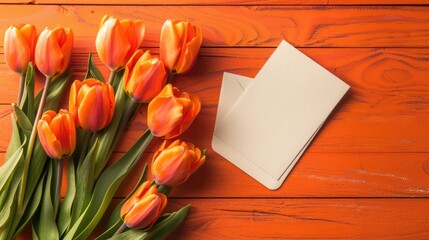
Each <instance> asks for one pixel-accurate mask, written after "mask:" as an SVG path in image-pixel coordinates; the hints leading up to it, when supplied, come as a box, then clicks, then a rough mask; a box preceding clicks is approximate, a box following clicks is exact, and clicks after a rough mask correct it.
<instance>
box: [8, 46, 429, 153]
mask: <svg viewBox="0 0 429 240" xmlns="http://www.w3.org/2000/svg"><path fill="white" fill-rule="evenodd" d="M152 50H153V52H156V50H157V49H152ZM301 50H302V51H303V52H304V53H305V54H307V55H308V56H310V57H311V58H312V59H314V60H315V61H316V62H318V63H320V64H321V65H322V66H324V67H326V68H327V69H328V70H329V71H331V72H333V73H334V74H335V75H337V76H338V77H340V78H341V79H343V80H344V81H345V82H347V83H348V84H350V85H351V90H350V91H349V93H348V94H347V96H346V97H345V99H344V100H343V101H342V102H341V103H340V105H339V106H338V107H337V110H336V111H334V113H333V114H332V115H331V117H330V120H329V121H328V122H327V123H326V124H325V125H324V127H323V128H322V130H321V132H320V133H318V136H317V137H316V138H315V140H314V141H313V143H312V144H311V146H310V148H309V149H308V150H307V152H429V125H428V124H424V123H425V122H429V115H428V113H429V112H428V111H429V95H428V93H429V82H428V81H427V76H429V64H428V62H429V57H428V56H429V51H428V50H427V49H391V48H385V49H371V48H370V49H367V48H364V49H361V48H353V49H349V48H346V49H331V48H327V49H319V48H316V49H315V48H305V49H301ZM272 51H273V49H271V48H269V49H265V48H263V49H251V50H250V49H247V48H244V49H241V48H239V49H235V48H234V49H229V48H228V49H225V48H220V49H212V48H205V49H202V51H201V56H200V57H199V59H198V61H197V63H196V65H195V68H194V69H193V70H192V71H191V72H190V73H189V74H186V75H182V76H180V75H178V76H177V78H176V79H175V80H174V83H175V84H176V85H177V86H178V87H179V88H180V89H181V90H183V91H188V92H192V93H195V94H197V95H198V96H199V97H200V99H201V101H202V103H203V108H202V112H201V114H200V116H199V117H198V118H197V119H196V121H195V123H194V124H193V125H192V127H191V130H189V131H188V132H186V133H185V134H184V139H186V140H190V141H194V142H195V143H196V144H197V145H198V146H201V147H203V148H208V147H209V146H210V145H211V137H212V135H211V134H212V132H213V129H214V124H215V116H216V109H217V102H218V98H219V89H220V85H221V81H222V74H223V72H224V71H227V72H232V73H237V74H242V75H245V76H250V77H253V76H254V75H255V74H256V73H257V71H258V69H259V68H261V67H262V65H263V63H264V61H265V60H266V59H267V58H268V57H269V55H270V54H271V52H272ZM0 57H1V56H0ZM86 58H87V56H86V54H83V53H79V52H78V53H77V54H76V57H74V58H73V62H72V68H73V69H75V71H76V74H75V78H82V77H83V74H84V67H83V66H84V65H85V62H86ZM244 62H245V64H243V63H244ZM100 68H101V69H103V73H104V75H105V76H107V71H106V68H105V67H104V66H101V65H100ZM0 75H1V76H3V77H1V78H0V84H1V85H2V86H3V90H2V93H3V94H2V95H0V102H1V103H3V104H7V103H10V102H12V101H15V98H16V97H15V96H16V92H17V88H18V81H17V80H18V76H16V75H15V74H13V73H12V72H11V71H10V70H8V69H7V67H6V66H5V65H4V64H1V65H0ZM11 79H12V80H11ZM13 79H15V80H13ZM41 83H42V81H38V85H39V86H40V85H42V84H41ZM8 112H10V107H8V106H7V105H5V106H0V113H1V114H0V116H2V117H1V119H0V123H1V124H2V130H1V132H2V134H0V151H4V150H5V148H6V146H7V142H8V139H9V137H8V136H9V133H10V120H9V117H8V116H7V113H8ZM145 129H146V115H145V108H144V107H142V109H141V113H140V114H138V115H137V116H136V118H135V119H134V121H133V122H132V124H131V125H130V126H129V127H128V128H127V129H126V131H127V133H126V135H125V137H124V140H123V141H121V144H120V145H119V146H118V149H117V150H118V151H121V152H123V151H126V150H127V149H128V148H129V147H130V146H131V144H132V143H133V142H135V141H136V140H137V139H138V137H139V136H140V135H141V134H142V132H143V131H144V130H145Z"/></svg>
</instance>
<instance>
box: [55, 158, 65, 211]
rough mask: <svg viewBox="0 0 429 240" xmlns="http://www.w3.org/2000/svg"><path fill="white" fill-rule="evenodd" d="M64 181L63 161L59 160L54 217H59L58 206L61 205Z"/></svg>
mask: <svg viewBox="0 0 429 240" xmlns="http://www.w3.org/2000/svg"><path fill="white" fill-rule="evenodd" d="M53 161H55V160H53ZM62 180H63V159H59V160H58V162H57V183H56V186H55V201H54V216H56V215H57V212H58V206H59V204H60V191H61V183H62Z"/></svg>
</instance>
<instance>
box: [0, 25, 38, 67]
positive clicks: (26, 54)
mask: <svg viewBox="0 0 429 240" xmlns="http://www.w3.org/2000/svg"><path fill="white" fill-rule="evenodd" d="M4 54H5V59H6V63H7V65H8V66H9V68H10V69H11V70H12V71H14V72H17V73H24V72H25V71H26V69H27V66H28V62H29V61H30V60H31V56H32V49H31V48H30V45H29V43H28V42H27V39H26V38H25V36H24V35H23V34H22V33H21V32H20V31H19V29H18V28H17V27H15V26H11V27H9V28H8V29H7V30H6V33H5V36H4Z"/></svg>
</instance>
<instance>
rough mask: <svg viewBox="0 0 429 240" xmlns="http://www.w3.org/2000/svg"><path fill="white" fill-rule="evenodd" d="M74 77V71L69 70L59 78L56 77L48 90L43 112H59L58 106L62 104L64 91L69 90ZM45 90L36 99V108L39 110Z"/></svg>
mask: <svg viewBox="0 0 429 240" xmlns="http://www.w3.org/2000/svg"><path fill="white" fill-rule="evenodd" d="M71 76H72V71H71V70H68V71H65V72H63V73H61V74H60V75H58V76H57V77H55V78H54V79H53V80H51V81H52V82H51V83H50V87H49V89H48V96H47V97H46V104H45V108H44V110H43V111H47V110H55V111H56V110H57V108H58V105H59V103H60V100H61V97H62V96H63V93H64V90H65V89H66V88H67V86H68V83H69V80H70V78H71ZM42 92H43V89H41V90H40V92H39V93H38V94H37V96H36V98H35V99H34V104H35V105H34V106H35V108H36V109H37V108H38V106H39V104H40V99H41V98H42Z"/></svg>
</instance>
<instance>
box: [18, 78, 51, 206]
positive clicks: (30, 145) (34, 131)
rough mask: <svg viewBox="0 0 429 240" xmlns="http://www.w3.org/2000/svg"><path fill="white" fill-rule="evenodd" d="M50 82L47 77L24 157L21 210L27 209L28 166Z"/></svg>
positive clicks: (20, 198)
mask: <svg viewBox="0 0 429 240" xmlns="http://www.w3.org/2000/svg"><path fill="white" fill-rule="evenodd" d="M50 83H51V78H50V77H46V80H45V87H44V88H43V93H42V98H41V99H40V104H39V108H38V109H37V114H36V118H35V119H34V124H33V129H32V130H31V135H30V139H29V141H28V148H27V153H26V155H25V159H24V171H23V173H22V179H21V187H20V191H19V195H18V209H19V211H23V210H25V209H22V204H23V202H24V195H25V187H26V184H27V178H28V168H29V167H30V161H31V155H32V154H33V147H34V143H35V141H36V136H37V123H38V122H39V119H40V117H41V116H42V112H43V109H44V108H45V103H46V97H47V96H48V89H49V85H50Z"/></svg>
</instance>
